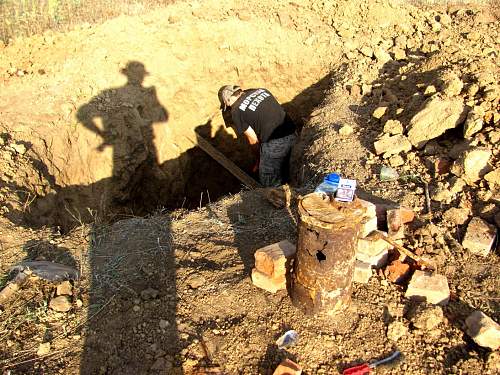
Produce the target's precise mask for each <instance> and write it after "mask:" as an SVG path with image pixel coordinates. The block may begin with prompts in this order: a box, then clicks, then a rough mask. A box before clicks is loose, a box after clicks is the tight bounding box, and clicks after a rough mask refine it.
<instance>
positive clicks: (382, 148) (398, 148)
mask: <svg viewBox="0 0 500 375" xmlns="http://www.w3.org/2000/svg"><path fill="white" fill-rule="evenodd" d="M373 146H374V147H375V152H376V153H377V155H380V154H387V155H394V154H399V153H400V152H407V151H410V150H411V143H410V142H409V141H408V139H407V138H406V137H405V136H404V135H401V134H398V135H395V136H392V137H383V138H381V139H379V140H378V141H376V142H375V143H374V144H373Z"/></svg>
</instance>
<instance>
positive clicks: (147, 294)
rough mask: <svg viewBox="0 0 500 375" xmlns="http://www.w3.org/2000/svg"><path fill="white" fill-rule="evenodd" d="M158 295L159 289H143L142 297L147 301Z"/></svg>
mask: <svg viewBox="0 0 500 375" xmlns="http://www.w3.org/2000/svg"><path fill="white" fill-rule="evenodd" d="M156 297H158V291H157V290H156V289H153V288H146V289H144V290H142V291H141V298H142V299H143V300H145V301H147V300H150V299H155V298H156Z"/></svg>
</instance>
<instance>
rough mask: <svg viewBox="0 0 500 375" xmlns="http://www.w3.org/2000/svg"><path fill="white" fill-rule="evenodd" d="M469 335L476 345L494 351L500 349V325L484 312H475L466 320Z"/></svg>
mask: <svg viewBox="0 0 500 375" xmlns="http://www.w3.org/2000/svg"><path fill="white" fill-rule="evenodd" d="M465 324H466V325H467V334H468V335H469V336H470V337H472V339H473V340H474V341H475V342H476V344H478V345H480V346H483V347H485V348H490V349H492V350H497V349H498V348H499V347H500V325H499V324H498V323H497V322H495V321H494V320H493V319H491V318H490V317H489V316H487V315H486V314H485V313H483V312H482V311H474V312H473V313H472V314H470V315H469V316H468V317H467V319H466V320H465Z"/></svg>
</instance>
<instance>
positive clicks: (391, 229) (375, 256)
mask: <svg viewBox="0 0 500 375" xmlns="http://www.w3.org/2000/svg"><path fill="white" fill-rule="evenodd" d="M361 203H362V204H363V206H364V207H365V209H366V213H365V217H364V218H363V221H362V223H361V224H362V227H361V231H360V235H359V240H358V248H357V251H356V259H357V262H356V269H355V272H354V281H356V282H359V283H367V282H368V279H369V278H370V276H371V268H382V267H384V266H385V265H386V264H387V260H388V258H389V250H390V249H392V246H391V245H390V244H389V243H387V242H386V241H384V240H383V239H382V238H380V235H377V234H376V233H375V231H376V230H377V226H378V223H377V214H378V215H381V213H380V209H379V207H377V206H375V205H374V204H373V203H370V202H367V201H363V200H362V201H361ZM383 209H384V210H387V211H386V218H387V227H388V233H387V232H382V234H383V235H384V236H388V237H391V238H392V239H393V240H401V239H402V238H404V229H405V227H404V224H406V223H409V222H411V221H413V219H414V218H415V214H414V212H413V211H412V210H410V209H408V208H405V207H399V208H396V209H387V206H385V205H383Z"/></svg>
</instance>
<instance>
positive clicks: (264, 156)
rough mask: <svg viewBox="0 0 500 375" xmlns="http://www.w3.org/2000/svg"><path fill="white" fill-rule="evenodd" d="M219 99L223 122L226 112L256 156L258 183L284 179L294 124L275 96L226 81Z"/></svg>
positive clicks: (277, 183) (276, 183)
mask: <svg viewBox="0 0 500 375" xmlns="http://www.w3.org/2000/svg"><path fill="white" fill-rule="evenodd" d="M219 101H220V103H221V110H222V114H223V117H224V121H225V122H226V125H228V122H229V121H227V117H228V115H229V113H230V115H231V120H232V123H231V126H232V127H233V129H234V130H235V131H236V133H237V135H238V136H242V135H244V136H245V138H246V139H247V141H248V143H249V144H250V146H251V148H252V151H253V153H254V154H255V156H256V158H257V162H256V164H255V166H254V168H253V172H256V171H257V170H258V172H259V180H260V183H261V184H262V185H264V186H265V187H273V186H280V185H282V184H283V183H284V182H286V180H287V178H288V167H289V159H290V153H291V150H292V146H293V145H294V143H295V141H296V139H297V134H296V130H297V127H296V126H295V124H294V122H293V121H292V119H291V118H290V117H289V116H288V114H287V113H286V112H285V110H284V109H283V107H282V106H281V105H280V104H279V103H278V101H277V100H276V98H275V97H274V96H273V95H272V94H271V93H270V92H269V91H268V90H266V89H264V88H258V89H248V90H242V89H241V87H239V86H236V85H226V86H222V87H221V88H220V89H219Z"/></svg>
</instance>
